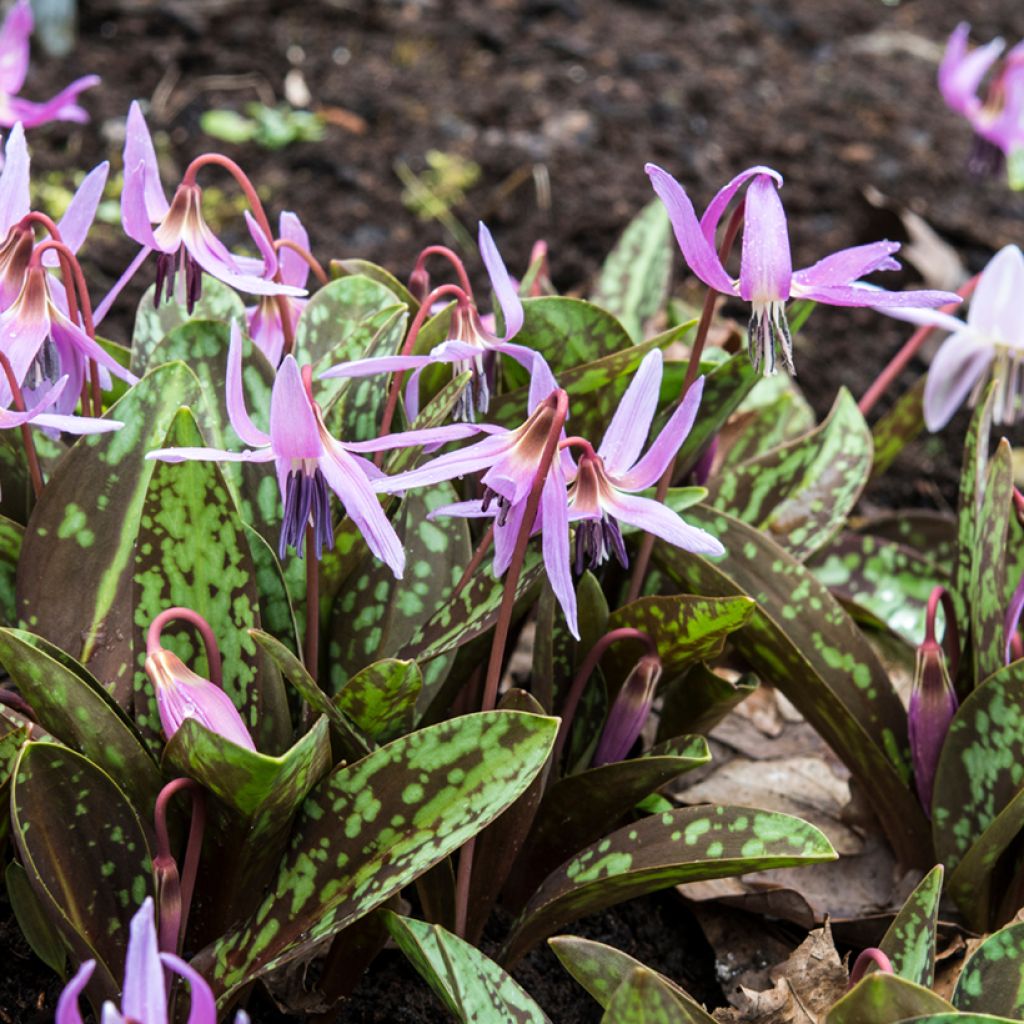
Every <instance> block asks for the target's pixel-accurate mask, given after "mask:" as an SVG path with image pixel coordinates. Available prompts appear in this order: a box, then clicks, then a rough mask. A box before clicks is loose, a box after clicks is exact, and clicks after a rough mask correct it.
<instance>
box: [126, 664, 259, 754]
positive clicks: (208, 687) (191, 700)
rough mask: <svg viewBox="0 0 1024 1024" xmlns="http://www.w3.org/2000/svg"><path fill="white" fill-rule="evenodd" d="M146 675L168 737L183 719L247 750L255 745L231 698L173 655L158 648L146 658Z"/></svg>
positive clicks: (179, 726) (253, 749)
mask: <svg viewBox="0 0 1024 1024" xmlns="http://www.w3.org/2000/svg"><path fill="white" fill-rule="evenodd" d="M146 674H147V675H148V676H149V678H150V681H151V682H152V683H153V687H154V689H155V690H156V706H157V710H158V711H159V712H160V724H161V725H162V726H163V729H164V735H165V736H166V737H167V738H168V739H170V738H171V737H172V736H173V735H174V734H175V733H176V732H177V731H178V730H179V729H180V728H181V724H182V722H184V721H185V719H186V718H194V719H195V720H196V721H197V722H199V723H200V724H201V725H204V726H205V727H206V728H207V729H209V730H210V731H211V732H215V733H217V734H218V735H220V736H223V737H224V739H226V740H230V741H231V742H232V743H235V744H237V745H238V746H240V747H245V748H246V749H247V750H252V751H255V750H256V745H255V744H254V743H253V741H252V737H251V736H250V735H249V730H248V729H246V727H245V723H244V722H243V721H242V716H241V715H240V714H239V713H238V709H237V708H236V707H235V705H234V704H233V703H232V702H231V698H230V697H229V696H228V695H227V694H226V693H225V692H224V691H223V690H222V689H221V688H220V687H219V686H216V685H215V684H214V683H211V682H210V680H209V679H203V677H202V676H198V675H196V673H195V672H193V671H192V670H191V669H190V668H188V666H187V665H185V663H184V662H183V661H182V660H181V658H179V657H178V656H177V655H176V654H172V653H171V652H170V651H168V650H166V649H165V648H163V647H158V648H156V650H154V651H153V652H152V653H151V654H150V655H148V656H147V658H146Z"/></svg>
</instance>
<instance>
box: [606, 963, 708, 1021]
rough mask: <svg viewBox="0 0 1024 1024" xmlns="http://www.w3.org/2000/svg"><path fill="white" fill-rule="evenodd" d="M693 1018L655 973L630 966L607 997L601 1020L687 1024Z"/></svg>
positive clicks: (645, 968) (648, 969) (647, 969)
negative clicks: (610, 995)
mask: <svg viewBox="0 0 1024 1024" xmlns="http://www.w3.org/2000/svg"><path fill="white" fill-rule="evenodd" d="M694 1019H695V1018H693V1017H691V1016H690V1014H689V1013H688V1012H687V1007H686V1006H685V1005H681V1004H680V1001H679V999H678V998H677V996H676V994H675V992H674V991H673V990H672V989H671V988H670V987H669V986H668V985H666V984H665V982H664V981H663V980H662V978H661V976H660V975H659V974H657V973H656V972H655V971H652V970H650V968H647V967H634V968H633V969H632V970H631V971H630V972H629V974H628V975H626V978H625V980H624V981H623V982H622V984H621V985H620V986H619V987H618V989H617V990H616V991H615V994H614V995H613V996H612V998H611V999H610V1000H609V1002H608V1007H607V1009H606V1010H605V1012H604V1016H603V1017H602V1018H601V1024H689V1022H691V1021H693V1020H694ZM696 1019H697V1020H700V1019H701V1018H696Z"/></svg>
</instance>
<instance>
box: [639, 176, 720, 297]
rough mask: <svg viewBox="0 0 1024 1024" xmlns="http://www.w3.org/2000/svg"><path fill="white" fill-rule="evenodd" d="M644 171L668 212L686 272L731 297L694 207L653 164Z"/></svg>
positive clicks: (713, 247) (713, 250)
mask: <svg viewBox="0 0 1024 1024" xmlns="http://www.w3.org/2000/svg"><path fill="white" fill-rule="evenodd" d="M644 169H645V170H646V171H647V174H648V177H650V179H651V184H652V185H653V186H654V191H655V192H656V193H657V194H658V198H659V199H661V201H662V202H663V203H664V204H665V208H666V209H667V210H668V216H669V220H671V221H672V230H673V231H674V232H675V236H676V241H677V242H678V243H679V248H680V249H681V250H682V253H683V258H684V259H685V260H686V262H687V265H688V266H689V268H690V269H691V270H692V271H693V272H694V274H696V275H697V277H699V278H700V279H701V280H702V281H703V282H704V283H705V284H706V285H708V286H709V287H710V288H714V289H715V290H716V291H719V292H724V293H725V294H732V293H733V292H734V291H735V289H734V286H733V280H732V278H731V277H729V275H728V274H727V273H726V270H725V267H723V266H722V261H721V260H720V259H719V258H718V253H717V252H715V246H714V243H713V242H709V241H708V240H707V238H705V237H704V232H703V231H701V226H700V223H699V222H698V221H697V214H696V213H695V212H694V209H693V203H691V202H690V198H689V196H687V194H686V192H685V191H684V190H683V187H682V185H680V184H679V182H678V181H676V179H675V178H673V177H672V175H671V174H669V173H668V172H667V171H663V170H662V169H661V168H660V167H658V166H657V165H656V164H647V166H646V167H645V168H644Z"/></svg>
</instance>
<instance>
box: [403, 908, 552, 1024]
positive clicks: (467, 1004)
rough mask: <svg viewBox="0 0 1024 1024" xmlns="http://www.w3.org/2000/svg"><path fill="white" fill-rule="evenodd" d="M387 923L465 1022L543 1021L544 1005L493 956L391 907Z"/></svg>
mask: <svg viewBox="0 0 1024 1024" xmlns="http://www.w3.org/2000/svg"><path fill="white" fill-rule="evenodd" d="M383 915H384V922H385V924H386V925H387V929H388V931H389V932H390V933H391V937H392V938H393V939H394V940H395V942H396V943H397V945H398V948H399V949H400V950H401V951H402V952H403V953H404V954H405V955H406V957H408V959H409V962H410V963H411V964H412V965H413V967H415V968H416V971H417V972H418V973H419V975H420V977H421V978H423V980H424V981H425V982H426V983H427V984H428V985H429V986H430V987H431V989H432V990H433V992H434V995H436V996H437V998H438V999H440V1000H441V1002H442V1003H444V1005H445V1007H446V1009H447V1010H448V1012H449V1013H451V1014H452V1016H454V1017H455V1018H456V1020H458V1021H460V1022H461V1024H492V1022H496V1021H499V1020H500V1021H501V1022H502V1024H505V1022H508V1024H544V1022H546V1021H547V1019H548V1018H547V1017H546V1016H544V1012H543V1011H542V1010H541V1008H540V1007H539V1006H538V1005H537V1004H536V1003H535V1002H534V1001H533V1000H532V999H531V998H530V997H529V996H528V995H527V994H526V992H524V991H523V989H522V988H521V987H520V986H519V985H518V984H517V983H516V982H515V981H513V979H512V978H511V977H510V976H509V975H508V974H506V973H505V972H504V971H503V970H502V969H501V968H500V967H499V966H498V965H497V964H496V963H495V962H494V961H493V960H489V959H488V958H487V957H485V956H484V955H483V953H481V952H480V951H479V950H478V949H476V948H475V947H474V946H471V945H470V944H469V943H468V942H465V941H463V940H462V939H460V938H457V937H456V936H455V935H452V934H451V932H448V931H445V930H444V928H441V927H440V926H439V925H436V924H425V923H424V922H423V921H416V920H413V919H412V918H408V917H400V916H399V915H398V914H393V913H392V912H391V911H389V910H386V911H383Z"/></svg>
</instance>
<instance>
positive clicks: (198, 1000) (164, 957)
mask: <svg viewBox="0 0 1024 1024" xmlns="http://www.w3.org/2000/svg"><path fill="white" fill-rule="evenodd" d="M160 961H161V963H163V965H164V967H167V968H169V969H170V970H172V971H173V972H174V973H175V974H177V975H180V976H181V977H182V978H184V979H185V980H186V981H187V982H188V1003H189V1006H188V1020H187V1021H186V1024H217V1002H216V1000H215V999H214V998H213V990H212V989H211V988H210V986H209V984H208V983H207V981H206V979H205V978H204V977H203V976H202V975H201V974H200V973H199V972H198V971H197V970H196V969H195V968H194V967H190V966H189V965H188V964H187V963H185V961H184V960H182V959H181V957H178V956H175V955H174V954H173V953H161V954H160Z"/></svg>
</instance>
